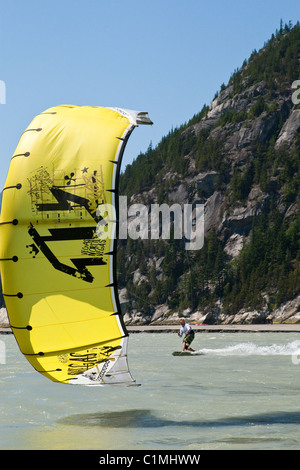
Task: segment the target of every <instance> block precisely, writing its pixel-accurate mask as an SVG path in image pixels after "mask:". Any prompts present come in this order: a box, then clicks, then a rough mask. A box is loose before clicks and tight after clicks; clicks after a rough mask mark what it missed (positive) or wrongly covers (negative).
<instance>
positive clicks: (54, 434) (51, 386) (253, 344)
mask: <svg viewBox="0 0 300 470" xmlns="http://www.w3.org/2000/svg"><path fill="white" fill-rule="evenodd" d="M193 345H194V348H196V349H197V350H200V351H202V352H204V353H205V355H198V356H197V355H195V356H192V357H173V356H172V354H171V353H172V351H174V350H179V349H180V346H181V343H180V340H179V339H178V337H177V335H176V334H172V333H156V334H151V333H135V334H131V335H130V339H129V351H128V357H129V365H130V370H131V373H132V375H133V376H134V378H135V379H136V381H137V382H139V383H141V384H142V385H141V386H140V387H127V388H114V387H110V388H105V387H103V388H102V387H99V388H98V387H97V388H89V387H80V386H71V385H62V384H58V383H53V382H51V381H50V380H48V379H46V378H44V377H43V376H41V375H40V374H38V373H37V372H35V371H34V370H33V369H32V367H31V366H30V364H29V363H28V362H27V360H26V359H25V358H24V357H23V356H22V354H21V353H20V351H19V348H18V346H17V344H16V342H15V339H14V337H13V335H1V336H0V387H1V388H0V390H1V403H0V449H50V450H52V449H97V450H115V449H119V450H120V449H130V450H142V449H143V450H147V449H152V450H169V449H170V450H171V449H176V450H185V451H194V450H205V449H207V450H210V449H212V450H218V449H220V450H227V449H236V450H239V449H248V450H251V449H266V450H269V449H270V450H271V449H272V450H284V449H299V448H300V426H299V425H300V399H299V396H300V334H299V333H198V334H196V338H195V341H194V343H193ZM298 355H299V356H298Z"/></svg>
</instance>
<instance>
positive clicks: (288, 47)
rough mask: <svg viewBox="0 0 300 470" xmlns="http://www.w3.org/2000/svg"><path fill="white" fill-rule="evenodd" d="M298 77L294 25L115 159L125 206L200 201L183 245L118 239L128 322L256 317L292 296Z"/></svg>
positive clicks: (298, 37)
mask: <svg viewBox="0 0 300 470" xmlns="http://www.w3.org/2000/svg"><path fill="white" fill-rule="evenodd" d="M298 77H300V27H299V24H298V25H296V26H295V27H293V28H292V27H291V26H287V25H286V26H285V27H282V28H281V29H280V31H278V32H277V34H276V35H273V36H272V38H271V39H270V40H269V41H268V43H267V44H266V45H265V47H264V48H263V49H262V50H261V51H259V52H256V51H255V52H253V53H252V55H251V57H250V58H249V60H248V61H246V60H245V61H244V64H243V66H242V68H241V69H240V70H238V71H236V72H235V73H234V74H233V76H232V77H231V79H230V81H229V83H228V85H227V86H225V85H222V87H221V91H220V93H218V95H217V96H216V97H215V99H214V100H213V101H212V103H211V104H210V106H204V107H203V109H202V111H201V112H200V113H199V114H198V115H196V116H194V117H193V118H192V119H191V120H190V121H189V122H188V123H186V124H184V125H182V126H181V127H180V128H178V129H174V130H172V131H171V132H170V133H169V134H168V135H167V136H166V137H164V138H163V139H162V140H161V142H160V143H159V144H158V145H157V147H156V148H154V149H153V148H152V147H151V146H150V147H149V149H148V151H147V152H146V153H145V154H141V155H139V156H138V158H137V159H136V160H135V161H134V163H133V164H132V165H130V166H128V167H126V170H125V172H124V174H123V175H122V177H121V193H122V194H126V195H128V196H129V197H130V198H131V203H132V202H142V203H144V204H147V205H150V204H151V203H154V202H156V203H159V204H161V203H168V204H172V203H174V202H177V203H179V204H181V205H182V204H187V203H193V204H196V203H204V204H205V233H206V237H205V243H204V247H203V248H202V249H201V250H198V251H194V252H192V251H190V252H187V251H186V250H184V248H183V244H182V242H181V240H169V241H167V240H158V241H155V240H130V239H128V240H127V241H120V244H119V245H120V251H119V255H118V257H119V263H118V266H121V267H122V269H121V268H120V269H119V283H120V288H123V290H122V294H124V295H125V298H127V311H128V314H127V316H126V319H127V321H128V322H130V321H140V322H150V321H155V320H156V319H157V318H160V320H162V319H164V320H167V319H170V316H171V315H173V314H174V313H175V314H176V315H178V314H179V315H182V314H189V315H190V314H192V313H193V312H198V314H197V315H198V316H197V315H196V314H194V316H193V318H202V319H203V318H205V321H206V322H208V321H211V322H214V321H219V322H220V321H232V320H233V318H234V315H236V314H237V313H238V312H243V311H247V310H256V311H258V312H259V313H258V315H256V321H265V319H266V318H267V317H268V316H269V317H272V316H274V317H275V316H276V312H277V310H276V309H277V308H279V307H280V305H282V303H283V302H286V301H288V300H292V299H294V298H296V296H297V295H299V290H300V289H299V286H300V272H299V265H300V254H299V232H300V218H299V187H300V175H299V163H300V161H299V160H300V158H299V153H300V108H299V106H298V105H297V104H294V103H293V101H292V94H293V91H294V90H293V89H292V88H291V86H292V83H293V82H294V81H295V80H297V79H298ZM125 305H126V304H124V306H125ZM297 305H298V304H297ZM296 310H297V308H296ZM294 313H295V312H294ZM176 315H175V317H176Z"/></svg>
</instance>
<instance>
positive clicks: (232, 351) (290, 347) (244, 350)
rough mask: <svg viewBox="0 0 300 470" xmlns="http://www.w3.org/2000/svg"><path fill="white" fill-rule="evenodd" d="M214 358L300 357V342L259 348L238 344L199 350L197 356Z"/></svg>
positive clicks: (252, 345) (252, 344)
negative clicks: (202, 355)
mask: <svg viewBox="0 0 300 470" xmlns="http://www.w3.org/2000/svg"><path fill="white" fill-rule="evenodd" d="M203 353H204V354H206V355H216V356H291V355H292V356H298V355H299V356H300V341H292V342H290V343H287V344H272V345H270V346H259V345H257V344H255V343H250V342H249V343H239V344H235V345H232V346H226V347H224V348H219V349H206V348H203V349H199V350H198V351H195V353H194V354H195V355H198V354H203Z"/></svg>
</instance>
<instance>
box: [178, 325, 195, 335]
mask: <svg viewBox="0 0 300 470" xmlns="http://www.w3.org/2000/svg"><path fill="white" fill-rule="evenodd" d="M189 330H191V331H193V328H192V327H191V325H189V323H185V325H184V326H182V327H181V328H180V332H179V336H180V337H181V336H182V335H183V333H187V332H188V331H189Z"/></svg>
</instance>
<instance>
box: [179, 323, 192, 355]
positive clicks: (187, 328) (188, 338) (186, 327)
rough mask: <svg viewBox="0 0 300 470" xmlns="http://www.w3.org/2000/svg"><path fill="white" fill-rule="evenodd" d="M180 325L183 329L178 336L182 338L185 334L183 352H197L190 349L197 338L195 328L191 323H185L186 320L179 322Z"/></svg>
mask: <svg viewBox="0 0 300 470" xmlns="http://www.w3.org/2000/svg"><path fill="white" fill-rule="evenodd" d="M179 323H180V325H181V328H180V330H179V331H178V336H180V338H181V336H182V335H183V334H185V336H184V338H183V341H182V352H184V351H185V350H188V351H191V352H195V350H194V349H192V348H191V347H190V345H191V343H192V341H193V340H194V337H195V332H194V330H193V328H192V327H191V325H190V324H189V323H185V320H183V319H181V320H179Z"/></svg>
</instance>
